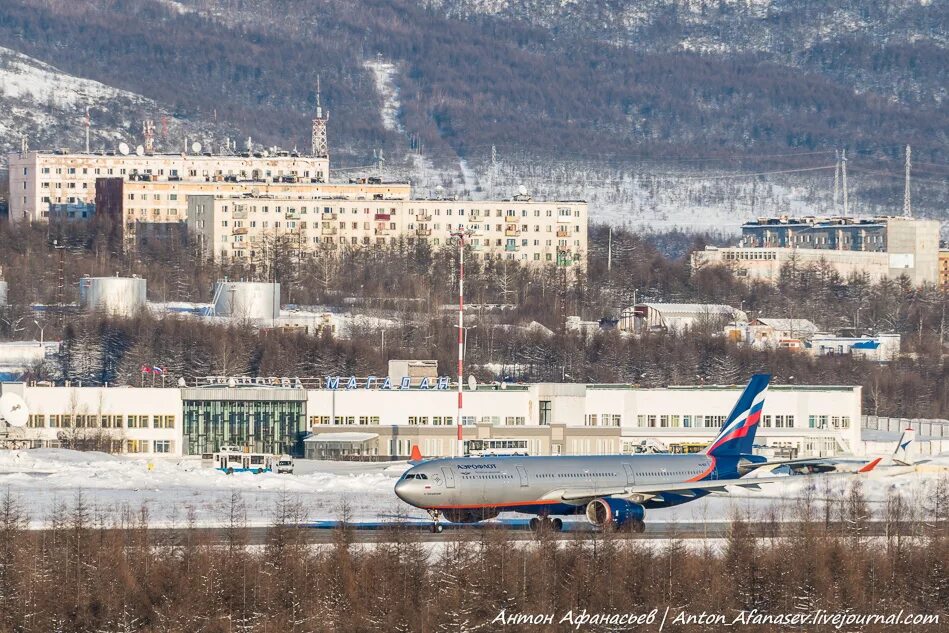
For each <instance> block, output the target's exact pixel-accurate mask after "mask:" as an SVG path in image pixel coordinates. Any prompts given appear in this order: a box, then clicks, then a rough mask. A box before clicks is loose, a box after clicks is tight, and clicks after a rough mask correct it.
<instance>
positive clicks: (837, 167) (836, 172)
mask: <svg viewBox="0 0 949 633" xmlns="http://www.w3.org/2000/svg"><path fill="white" fill-rule="evenodd" d="M839 206H840V150H839V149H835V150H834V213H837V209H838V208H839Z"/></svg>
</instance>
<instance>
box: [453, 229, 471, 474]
mask: <svg viewBox="0 0 949 633" xmlns="http://www.w3.org/2000/svg"><path fill="white" fill-rule="evenodd" d="M473 232H474V231H472V230H471V229H468V230H465V229H464V228H462V227H461V225H459V227H458V230H457V231H455V232H453V233H451V236H452V237H453V238H455V239H457V240H458V419H457V423H458V424H457V430H458V436H457V443H456V445H455V457H464V454H465V445H464V439H463V438H464V433H463V430H462V426H461V414H462V410H463V394H464V387H465V382H464V377H465V375H464V374H465V238H466V237H468V236H470V235H471V234H472V233H473Z"/></svg>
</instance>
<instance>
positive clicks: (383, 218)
mask: <svg viewBox="0 0 949 633" xmlns="http://www.w3.org/2000/svg"><path fill="white" fill-rule="evenodd" d="M391 219H392V214H390V213H377V214H376V222H388V221H389V220H391Z"/></svg>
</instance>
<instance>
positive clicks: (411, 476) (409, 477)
mask: <svg viewBox="0 0 949 633" xmlns="http://www.w3.org/2000/svg"><path fill="white" fill-rule="evenodd" d="M404 479H406V480H408V479H415V475H406V476H405V477H404Z"/></svg>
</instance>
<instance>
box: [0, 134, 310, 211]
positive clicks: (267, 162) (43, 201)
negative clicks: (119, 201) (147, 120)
mask: <svg viewBox="0 0 949 633" xmlns="http://www.w3.org/2000/svg"><path fill="white" fill-rule="evenodd" d="M8 164H9V169H10V175H9V183H10V208H9V217H10V221H11V222H14V223H16V222H23V221H27V222H41V221H45V220H46V218H47V214H48V212H49V205H50V204H75V203H84V202H93V201H94V200H95V197H96V179H98V178H107V177H119V178H125V179H138V178H142V179H148V180H155V181H171V182H176V181H196V182H224V181H228V180H230V181H253V182H259V183H264V182H269V183H273V182H301V181H302V182H314V183H318V182H325V181H326V180H328V175H329V159H328V158H327V157H317V156H301V155H299V154H296V153H291V152H275V153H274V154H272V155H264V154H263V153H254V154H251V153H244V154H232V155H226V154H184V153H181V154H143V155H138V154H130V155H123V154H121V153H115V152H109V153H85V152H67V151H61V152H49V151H27V152H13V153H11V154H9V161H8ZM248 186H252V185H248Z"/></svg>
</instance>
